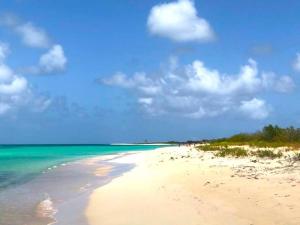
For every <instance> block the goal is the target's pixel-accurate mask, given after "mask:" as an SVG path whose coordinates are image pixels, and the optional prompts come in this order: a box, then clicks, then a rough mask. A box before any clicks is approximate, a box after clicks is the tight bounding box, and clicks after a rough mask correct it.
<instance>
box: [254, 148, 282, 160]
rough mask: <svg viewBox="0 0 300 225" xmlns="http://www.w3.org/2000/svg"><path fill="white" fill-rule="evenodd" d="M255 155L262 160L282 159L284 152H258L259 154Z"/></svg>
mask: <svg viewBox="0 0 300 225" xmlns="http://www.w3.org/2000/svg"><path fill="white" fill-rule="evenodd" d="M254 155H256V156H258V157H260V158H271V159H275V158H280V157H282V152H278V153H275V152H273V151H271V150H258V151H257V152H255V153H254Z"/></svg>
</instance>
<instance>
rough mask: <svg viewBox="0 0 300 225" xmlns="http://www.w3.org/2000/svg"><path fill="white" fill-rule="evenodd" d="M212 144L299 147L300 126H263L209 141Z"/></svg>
mask: <svg viewBox="0 0 300 225" xmlns="http://www.w3.org/2000/svg"><path fill="white" fill-rule="evenodd" d="M210 143H211V144H213V145H219V146H226V145H249V146H255V147H262V148H263V147H273V148H277V147H284V146H286V147H290V148H300V128H294V127H288V128H281V127H279V126H277V125H275V126H274V125H268V126H265V127H264V128H263V129H262V130H261V131H258V132H255V133H251V134H248V133H240V134H237V135H233V136H231V137H229V138H222V139H217V140H213V141H211V142H210Z"/></svg>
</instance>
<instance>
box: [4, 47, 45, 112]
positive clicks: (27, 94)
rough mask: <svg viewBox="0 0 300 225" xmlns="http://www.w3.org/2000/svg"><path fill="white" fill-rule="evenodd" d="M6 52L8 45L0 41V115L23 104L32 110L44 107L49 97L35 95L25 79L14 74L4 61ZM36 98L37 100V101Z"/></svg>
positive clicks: (7, 51)
mask: <svg viewBox="0 0 300 225" xmlns="http://www.w3.org/2000/svg"><path fill="white" fill-rule="evenodd" d="M8 53H9V48H8V45H7V44H3V43H0V115H6V114H8V113H9V112H10V111H15V110H18V109H20V108H22V107H25V106H26V107H29V108H30V109H31V110H33V111H35V110H37V109H38V108H41V106H43V108H44V109H45V108H46V107H47V104H48V105H49V104H50V102H49V99H46V98H45V99H41V97H37V96H35V95H34V94H33V92H32V90H31V88H30V87H29V84H28V81H27V79H26V78H25V77H23V76H22V75H19V74H16V73H15V72H14V71H13V69H11V68H10V67H9V66H8V65H7V64H6V63H5V59H6V57H7V54H8ZM38 99H39V101H37V100H38Z"/></svg>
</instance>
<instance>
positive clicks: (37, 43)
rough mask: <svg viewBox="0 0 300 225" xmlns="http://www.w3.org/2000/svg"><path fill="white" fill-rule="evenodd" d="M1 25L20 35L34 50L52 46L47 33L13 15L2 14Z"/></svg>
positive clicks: (0, 17)
mask: <svg viewBox="0 0 300 225" xmlns="http://www.w3.org/2000/svg"><path fill="white" fill-rule="evenodd" d="M0 25H2V26H6V27H8V28H10V29H11V30H12V31H14V32H15V33H16V34H18V35H19V36H20V38H21V40H22V42H23V43H24V44H25V45H27V46H29V47H33V48H48V47H49V46H50V44H51V41H50V38H49V36H48V34H47V33H46V31H45V30H44V29H42V28H40V27H37V26H35V25H34V24H33V23H31V22H23V21H21V20H20V19H19V18H18V17H17V16H15V15H13V14H2V15H1V16H0Z"/></svg>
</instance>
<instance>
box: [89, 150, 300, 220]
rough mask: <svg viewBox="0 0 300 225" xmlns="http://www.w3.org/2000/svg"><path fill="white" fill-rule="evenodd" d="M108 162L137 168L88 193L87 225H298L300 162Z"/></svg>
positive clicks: (190, 157)
mask: <svg viewBox="0 0 300 225" xmlns="http://www.w3.org/2000/svg"><path fill="white" fill-rule="evenodd" d="M113 162H120V163H134V164H136V167H135V168H134V169H132V170H131V171H129V172H127V173H125V174H124V175H122V176H121V177H118V178H115V179H114V180H112V181H111V182H110V183H108V184H106V185H104V186H101V187H99V188H97V189H96V190H95V191H94V192H93V193H92V195H91V196H90V201H89V204H88V207H87V209H86V212H85V213H86V217H87V219H88V223H89V224H90V225H99V224H103V225H200V224H206V225H229V224H230V225H250V224H252V225H299V224H300V213H299V212H300V194H299V190H300V189H299V187H300V162H293V163H292V162H290V161H289V160H287V159H285V158H282V159H273V160H269V159H257V160H254V159H253V158H249V157H248V158H238V159H236V158H218V157H215V156H214V155H213V154H212V153H209V152H202V151H197V150H195V149H193V148H189V147H165V148H161V149H158V150H155V151H147V152H139V153H136V154H131V155H128V156H124V157H121V158H118V159H115V160H113ZM105 170H106V169H105ZM98 172H99V174H100V175H101V174H102V172H103V171H102V170H100V171H98ZM98 172H97V173H98Z"/></svg>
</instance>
